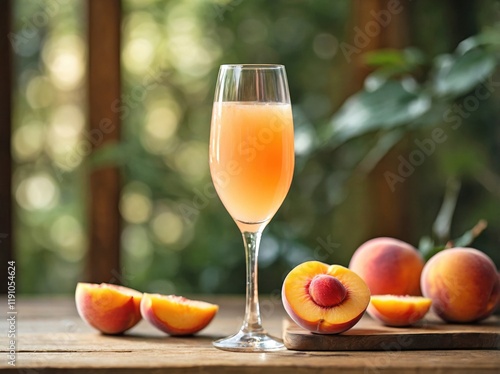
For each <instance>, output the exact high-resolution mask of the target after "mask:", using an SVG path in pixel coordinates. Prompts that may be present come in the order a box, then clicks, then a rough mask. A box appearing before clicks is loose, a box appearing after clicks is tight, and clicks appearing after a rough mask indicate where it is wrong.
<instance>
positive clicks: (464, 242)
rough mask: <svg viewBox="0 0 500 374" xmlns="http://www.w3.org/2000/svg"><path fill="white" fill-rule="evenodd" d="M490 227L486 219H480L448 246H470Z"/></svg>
mask: <svg viewBox="0 0 500 374" xmlns="http://www.w3.org/2000/svg"><path fill="white" fill-rule="evenodd" d="M486 227H488V223H487V222H486V221H485V220H483V219H482V220H480V221H479V222H478V223H477V224H476V225H475V226H474V227H473V228H472V229H470V230H469V231H466V232H465V233H464V234H463V235H462V236H460V237H458V238H456V239H454V240H452V241H451V242H449V243H448V244H447V245H446V246H447V247H448V246H449V247H450V248H451V247H468V246H469V245H471V244H472V242H473V241H474V239H476V238H477V237H478V236H479V235H481V233H482V232H483V231H484V230H485V229H486Z"/></svg>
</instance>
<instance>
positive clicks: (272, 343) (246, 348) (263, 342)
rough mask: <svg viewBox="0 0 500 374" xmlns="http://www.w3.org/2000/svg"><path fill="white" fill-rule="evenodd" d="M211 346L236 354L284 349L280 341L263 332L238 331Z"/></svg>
mask: <svg viewBox="0 0 500 374" xmlns="http://www.w3.org/2000/svg"><path fill="white" fill-rule="evenodd" d="M213 345H214V347H216V348H219V349H223V350H226V351H236V352H271V351H281V350H283V349H285V345H284V344H283V342H282V341H281V340H280V339H277V338H275V337H272V336H270V335H268V334H266V333H263V332H259V333H255V332H254V333H252V332H243V331H240V332H238V333H236V334H234V335H231V336H228V337H227V338H223V339H219V340H216V341H214V342H213Z"/></svg>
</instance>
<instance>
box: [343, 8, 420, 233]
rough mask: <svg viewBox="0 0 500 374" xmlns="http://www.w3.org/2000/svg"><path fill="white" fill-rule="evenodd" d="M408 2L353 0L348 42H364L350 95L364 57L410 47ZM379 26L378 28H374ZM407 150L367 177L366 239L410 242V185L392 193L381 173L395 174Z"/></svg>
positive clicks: (355, 59)
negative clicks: (390, 239) (382, 51)
mask: <svg viewBox="0 0 500 374" xmlns="http://www.w3.org/2000/svg"><path fill="white" fill-rule="evenodd" d="M409 7H410V1H408V0H406V1H399V2H397V1H393V0H355V1H354V2H353V8H352V15H353V17H352V19H353V21H352V22H353V25H352V26H351V28H350V30H351V32H352V35H351V37H350V39H349V40H356V39H355V38H356V34H358V35H359V34H360V31H359V30H361V32H362V33H364V34H365V37H364V39H362V37H359V36H358V38H359V39H358V41H360V43H361V42H364V43H362V44H363V45H362V46H361V45H360V46H358V48H359V49H360V50H361V52H360V53H355V54H353V55H352V62H351V69H350V70H351V75H352V79H351V86H350V87H348V88H347V91H348V93H349V94H352V93H354V92H356V91H357V90H359V89H360V88H361V87H362V85H363V81H364V79H365V78H366V76H367V75H368V74H369V73H370V72H371V70H370V69H369V67H367V66H366V65H365V64H364V61H363V54H364V53H366V52H369V51H373V50H377V49H382V48H396V49H400V48H404V47H406V46H407V45H408V43H409V29H408V24H409V23H408V14H409V13H410V9H409ZM377 25H378V27H377ZM406 150H407V147H406V144H405V140H403V141H402V142H400V143H399V144H398V145H396V146H395V147H394V148H393V149H391V150H390V151H389V152H388V153H387V154H386V155H385V157H383V158H382V159H381V160H380V162H379V163H378V164H377V166H376V167H375V168H374V169H373V170H372V172H371V173H370V174H369V175H368V177H367V183H368V185H369V186H368V188H367V191H368V194H369V201H370V210H369V212H368V214H367V216H366V217H367V220H368V227H369V232H368V236H369V237H375V236H392V237H396V238H400V239H402V240H409V241H410V240H411V239H412V238H411V237H410V236H411V232H412V230H411V229H412V227H411V212H410V211H409V204H408V201H409V199H410V195H411V194H410V191H411V186H410V182H409V181H406V183H404V184H400V185H398V188H397V189H396V190H395V191H394V192H392V191H391V189H390V188H389V186H388V184H387V181H386V180H385V178H384V173H385V172H386V171H387V170H397V167H398V163H399V160H398V155H399V154H405V153H404V152H405V151H406Z"/></svg>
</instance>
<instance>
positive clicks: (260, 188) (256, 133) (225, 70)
mask: <svg viewBox="0 0 500 374" xmlns="http://www.w3.org/2000/svg"><path fill="white" fill-rule="evenodd" d="M293 168H294V142H293V119H292V108H291V104H290V95H289V92H288V82H287V78H286V73H285V68H284V66H282V65H222V66H221V68H220V70H219V76H218V81H217V86H216V89H215V98H214V106H213V112H212V124H211V132H210V173H211V175H212V180H213V183H214V186H215V189H216V191H217V194H218V195H219V197H220V199H221V201H222V203H223V205H224V207H225V208H226V210H227V211H228V212H229V214H230V215H231V217H232V218H233V219H234V221H235V222H236V224H237V225H238V227H239V229H240V231H241V233H242V235H243V241H244V245H245V255H246V273H247V274H246V277H247V279H246V306H245V317H244V321H243V324H242V326H241V328H240V330H239V331H238V332H237V333H236V334H234V335H232V336H229V337H227V338H223V339H220V340H217V341H215V342H214V343H213V344H214V346H215V347H217V348H220V349H226V350H233V351H274V350H280V349H284V345H283V343H282V342H281V341H280V340H279V339H277V338H274V337H272V336H270V335H268V334H267V333H266V331H265V330H264V329H263V327H262V322H261V317H260V309H259V299H258V291H257V258H258V253H259V246H260V238H261V234H262V231H263V230H264V228H265V227H266V225H267V224H268V223H269V221H270V220H271V218H272V217H273V216H274V214H276V212H277V211H278V209H279V207H280V206H281V204H282V203H283V200H284V199H285V196H286V194H287V193H288V189H289V188H290V184H291V181H292V175H293Z"/></svg>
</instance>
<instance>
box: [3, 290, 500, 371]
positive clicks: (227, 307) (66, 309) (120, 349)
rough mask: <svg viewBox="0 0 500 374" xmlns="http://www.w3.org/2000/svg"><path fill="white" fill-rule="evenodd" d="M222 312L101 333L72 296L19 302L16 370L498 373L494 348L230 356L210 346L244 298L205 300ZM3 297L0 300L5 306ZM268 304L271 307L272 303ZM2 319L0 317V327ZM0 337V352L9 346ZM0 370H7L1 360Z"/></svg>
mask: <svg viewBox="0 0 500 374" xmlns="http://www.w3.org/2000/svg"><path fill="white" fill-rule="evenodd" d="M197 298H198V299H202V300H206V301H209V302H214V303H218V304H219V305H220V312H219V313H218V314H217V316H216V317H215V319H214V321H213V322H212V323H211V324H210V325H209V326H208V327H207V328H206V329H205V330H203V331H202V332H201V333H200V334H199V335H196V336H193V337H184V338H174V337H169V336H167V335H165V334H163V333H161V332H160V331H158V330H156V329H154V328H153V327H152V326H151V325H149V324H148V323H147V322H145V321H141V322H140V323H139V325H137V326H136V327H134V328H133V329H132V330H130V332H127V333H126V334H125V335H123V336H104V335H101V334H99V333H97V332H96V331H95V330H93V329H91V328H90V327H88V326H87V325H86V324H85V323H84V322H83V321H81V320H80V318H79V317H78V316H77V313H76V310H75V306H74V301H73V300H72V299H70V298H51V299H48V298H41V299H25V298H20V299H19V300H18V310H19V313H18V318H19V320H18V328H19V331H18V337H17V338H18V345H17V348H18V353H17V366H16V369H18V370H19V369H25V371H24V372H25V373H29V374H31V373H33V374H34V373H79V374H80V373H103V374H104V373H107V374H108V373H113V374H114V373H138V374H141V373H148V374H153V373H154V374H156V373H165V372H168V373H217V374H218V373H223V374H224V373H264V374H266V373H272V374H282V373H300V374H308V373H321V374H326V373H328V374H330V373H364V374H367V373H412V374H413V373H497V372H498V368H500V355H499V352H498V351H497V350H467V351H465V350H446V351H445V350H431V351H398V350H392V351H388V352H376V351H293V350H284V351H280V352H273V353H235V352H226V351H221V350H218V349H215V348H213V347H212V340H213V339H216V338H219V337H222V336H226V335H228V334H231V333H234V332H235V331H236V329H237V328H238V327H239V325H240V324H241V322H242V319H243V313H244V300H243V298H242V297H205V296H198V297H197ZM262 301H263V302H264V303H266V305H267V306H268V308H266V310H267V312H266V314H265V315H263V320H264V326H265V327H266V328H267V329H268V330H269V331H270V332H271V333H273V334H275V335H279V334H280V333H281V323H282V321H283V319H284V317H285V313H284V311H283V309H282V307H281V302H280V301H279V300H267V299H266V298H262ZM5 302H6V300H5V298H3V299H2V298H0V304H1V305H5V304H4V303H5ZM271 306H272V307H271ZM6 328H7V324H6V321H4V320H3V319H2V320H0V331H6ZM6 340H7V337H6V334H0V356H5V353H6V350H7V341H6ZM0 370H1V371H2V372H3V371H4V370H5V371H6V372H8V370H9V367H8V365H7V363H6V362H5V360H0Z"/></svg>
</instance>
